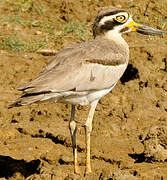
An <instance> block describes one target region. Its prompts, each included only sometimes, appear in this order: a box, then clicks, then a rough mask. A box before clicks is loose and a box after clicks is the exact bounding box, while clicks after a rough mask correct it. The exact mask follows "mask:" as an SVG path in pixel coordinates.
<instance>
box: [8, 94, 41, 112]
mask: <svg viewBox="0 0 167 180" xmlns="http://www.w3.org/2000/svg"><path fill="white" fill-rule="evenodd" d="M43 97H44V94H38V95H37V94H25V95H23V96H21V97H20V98H18V99H17V100H16V101H15V102H13V103H12V104H10V105H9V106H8V109H10V108H13V107H19V106H25V105H28V104H31V103H34V102H38V101H41V100H42V98H43Z"/></svg>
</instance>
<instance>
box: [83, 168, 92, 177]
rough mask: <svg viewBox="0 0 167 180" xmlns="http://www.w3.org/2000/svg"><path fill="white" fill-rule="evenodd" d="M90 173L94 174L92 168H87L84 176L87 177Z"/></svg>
mask: <svg viewBox="0 0 167 180" xmlns="http://www.w3.org/2000/svg"><path fill="white" fill-rule="evenodd" d="M90 173H92V170H91V168H90V167H86V169H85V173H84V176H87V175H89V174H90Z"/></svg>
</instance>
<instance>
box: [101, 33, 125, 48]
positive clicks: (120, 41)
mask: <svg viewBox="0 0 167 180" xmlns="http://www.w3.org/2000/svg"><path fill="white" fill-rule="evenodd" d="M104 38H105V39H107V40H112V41H115V43H116V44H120V45H121V44H122V45H124V46H125V47H126V46H127V43H126V41H125V40H124V39H123V37H122V34H120V33H118V32H117V31H113V30H112V31H108V32H106V33H105V34H104Z"/></svg>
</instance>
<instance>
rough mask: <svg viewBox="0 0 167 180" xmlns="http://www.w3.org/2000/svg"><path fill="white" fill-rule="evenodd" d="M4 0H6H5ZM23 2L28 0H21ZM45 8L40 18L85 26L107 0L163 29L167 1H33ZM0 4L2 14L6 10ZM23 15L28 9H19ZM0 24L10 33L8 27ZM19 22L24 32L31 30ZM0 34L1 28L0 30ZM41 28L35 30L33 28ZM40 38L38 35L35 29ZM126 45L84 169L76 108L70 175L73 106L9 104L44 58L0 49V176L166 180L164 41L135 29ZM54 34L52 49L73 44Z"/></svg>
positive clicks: (81, 111) (82, 114)
mask: <svg viewBox="0 0 167 180" xmlns="http://www.w3.org/2000/svg"><path fill="white" fill-rule="evenodd" d="M4 2H7V1H5V0H4ZM27 2H29V1H27ZM36 2H39V3H41V5H42V7H47V8H48V9H49V11H46V12H45V13H44V15H43V16H41V17H38V16H37V15H35V14H32V17H33V18H37V19H38V18H41V19H42V18H44V19H45V18H46V19H47V18H48V17H52V18H53V17H54V16H55V19H58V20H59V23H60V22H63V23H67V22H69V21H74V22H80V23H83V24H86V25H87V26H88V28H89V29H90V30H91V27H92V22H93V19H94V18H95V16H96V14H97V12H98V11H99V10H100V9H101V8H103V7H108V6H115V7H122V8H125V9H127V10H128V11H129V12H131V13H132V14H133V15H134V19H135V20H136V21H138V22H142V23H143V24H146V25H149V26H152V27H155V28H160V29H163V30H164V31H165V30H166V31H167V26H166V23H167V13H166V12H167V1H166V0H159V1H156V0H151V1H145V0H140V1H138V0H126V1H125V0H123V1H122V0H117V1H116V0H112V1H107V0H106V1H105V0H103V1H100V0H96V1H91V0H89V1H88V0H86V1H78V0H75V1H72V0H63V1H62V0H56V1H54V0H50V1H49V0H47V1H36ZM11 9H12V4H9V8H6V7H3V6H2V5H1V6H0V11H1V14H8V13H9V14H10V13H11V14H12V13H13V11H12V10H11ZM22 13H23V16H24V18H25V19H28V18H30V15H29V14H28V13H27V12H25V13H24V11H23V12H22ZM7 27H8V28H4V29H1V31H4V32H5V33H8V34H10V33H13V29H12V28H11V26H10V23H9V26H7ZM28 30H29V29H26V28H24V26H21V27H20V29H19V32H20V33H21V34H22V36H23V35H24V38H25V39H26V36H27V38H29V37H30V36H31V35H32V36H35V35H34V31H35V30H34V29H33V27H32V28H31V30H30V31H28ZM1 33H2V32H1ZM39 34H40V33H39ZM39 36H40V35H39ZM124 38H125V39H126V40H127V42H128V44H129V46H130V62H129V66H128V68H127V71H126V72H125V74H124V75H123V77H122V78H121V81H119V82H118V84H117V86H116V87H115V88H114V89H113V90H112V92H111V93H109V94H108V95H106V96H105V97H103V98H102V99H101V100H100V102H99V104H98V106H97V108H96V112H95V115H94V120H93V131H92V134H91V164H92V171H93V173H92V174H90V175H87V176H86V177H84V176H83V174H84V169H85V143H84V129H83V127H82V125H83V124H84V122H85V120H86V118H87V114H88V110H89V107H82V106H77V112H76V120H77V122H78V136H77V139H78V142H77V143H78V152H79V153H78V159H79V165H80V168H81V174H82V175H81V176H79V175H75V174H74V173H73V158H72V147H71V139H70V132H69V129H68V125H69V117H70V110H71V106H70V105H66V104H59V103H57V104H55V103H53V102H44V103H40V104H32V105H28V106H24V107H20V108H12V109H8V108H7V107H8V105H9V104H10V103H11V102H12V101H13V100H15V99H16V98H17V97H19V95H20V93H19V92H18V91H17V89H16V87H17V86H18V85H19V84H22V83H23V82H26V81H29V80H31V79H33V78H34V77H35V76H36V75H37V74H38V73H39V72H40V71H41V70H42V68H43V67H44V66H45V65H46V64H47V62H48V61H49V59H50V57H49V56H43V55H41V54H38V53H36V52H30V51H19V52H17V51H8V50H3V49H2V50H0V77H1V78H0V93H1V96H0V107H1V108H0V147H1V148H0V180H1V179H2V180H5V179H9V180H13V179H16V180H24V179H27V180H40V179H41V180H57V179H58V180H68V179H69V180H70V179H88V180H96V179H99V180H107V179H108V180H109V179H110V180H112V179H113V180H129V179H130V180H138V179H139V180H140V179H141V180H165V179H167V41H166V35H164V36H163V37H151V36H144V35H140V34H137V33H131V34H128V35H124ZM78 41H81V40H78V39H76V40H75V38H74V37H71V38H68V39H66V40H65V41H64V40H63V38H62V39H59V40H58V41H57V42H56V41H55V42H54V44H52V47H54V49H55V50H57V51H58V50H59V49H60V48H61V47H64V46H66V45H67V44H72V43H75V42H78Z"/></svg>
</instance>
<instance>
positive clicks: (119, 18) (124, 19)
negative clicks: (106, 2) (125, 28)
mask: <svg viewBox="0 0 167 180" xmlns="http://www.w3.org/2000/svg"><path fill="white" fill-rule="evenodd" d="M115 20H116V21H118V22H120V23H124V22H125V21H126V17H125V16H124V15H120V16H116V17H115Z"/></svg>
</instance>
